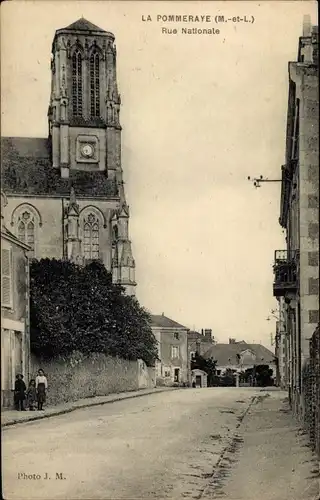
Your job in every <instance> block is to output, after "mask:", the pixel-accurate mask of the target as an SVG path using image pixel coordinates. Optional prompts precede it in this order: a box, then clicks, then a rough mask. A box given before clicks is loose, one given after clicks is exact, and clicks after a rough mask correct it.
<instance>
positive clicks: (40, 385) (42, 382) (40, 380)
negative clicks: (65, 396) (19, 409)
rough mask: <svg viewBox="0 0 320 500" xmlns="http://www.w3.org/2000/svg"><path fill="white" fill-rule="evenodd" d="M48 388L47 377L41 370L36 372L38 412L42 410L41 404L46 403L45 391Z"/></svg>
mask: <svg viewBox="0 0 320 500" xmlns="http://www.w3.org/2000/svg"><path fill="white" fill-rule="evenodd" d="M47 388H48V382H47V377H46V376H45V374H44V371H43V370H41V369H40V370H39V371H38V375H37V376H36V389H37V400H38V410H43V403H45V402H46V391H47Z"/></svg>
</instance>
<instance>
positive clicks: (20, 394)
mask: <svg viewBox="0 0 320 500" xmlns="http://www.w3.org/2000/svg"><path fill="white" fill-rule="evenodd" d="M26 389H27V388H26V384H25V383H24V381H23V375H21V373H18V375H17V376H16V381H15V383H14V405H15V409H16V410H18V411H25V407H24V400H25V399H26Z"/></svg>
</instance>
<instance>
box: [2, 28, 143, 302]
mask: <svg viewBox="0 0 320 500" xmlns="http://www.w3.org/2000/svg"><path fill="white" fill-rule="evenodd" d="M114 42H115V37H114V35H113V34H112V33H109V32H107V31H104V30H103V29H101V28H99V27H97V26H95V25H93V24H92V23H90V22H89V21H86V20H85V19H83V18H82V19H79V20H78V21H76V22H75V23H73V24H71V25H70V26H68V27H66V28H63V29H58V30H57V31H56V33H55V36H54V39H53V43H52V56H51V95H50V102H49V107H48V136H47V137H46V138H28V137H25V138H21V137H20V138H19V137H4V138H2V183H3V188H4V189H5V192H6V194H7V197H8V207H7V219H6V223H7V225H8V227H10V230H11V231H12V232H13V233H14V234H15V235H16V236H17V237H18V238H19V239H20V240H21V241H24V242H26V243H27V244H28V245H30V246H31V248H32V256H33V257H35V258H46V257H48V258H56V259H70V260H72V261H74V262H78V263H80V264H82V263H86V262H90V261H92V260H95V259H99V260H101V261H102V262H103V264H104V265H105V266H106V268H107V269H108V270H109V271H110V272H112V275H113V281H114V282H115V283H119V284H121V285H123V286H124V287H125V289H126V291H127V293H128V294H131V295H133V294H134V293H135V285H136V283H135V261H134V259H133V255H132V249H131V241H130V239H129V216H130V214H129V207H128V205H127V202H126V198H125V192H124V183H123V170H122V161H121V130H122V129H121V125H120V105H121V99H120V94H119V92H118V85H117V63H116V59H117V52H116V47H115V43H114Z"/></svg>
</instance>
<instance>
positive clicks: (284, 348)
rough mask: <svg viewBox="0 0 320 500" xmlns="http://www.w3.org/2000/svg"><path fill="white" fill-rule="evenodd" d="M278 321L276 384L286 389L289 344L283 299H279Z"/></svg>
mask: <svg viewBox="0 0 320 500" xmlns="http://www.w3.org/2000/svg"><path fill="white" fill-rule="evenodd" d="M278 302H279V309H278V311H279V319H278V320H277V322H276V336H275V356H276V360H277V384H278V385H279V386H280V387H281V389H287V387H288V370H289V365H288V349H289V343H288V338H287V334H286V328H285V322H286V304H285V301H284V298H283V297H279V300H278Z"/></svg>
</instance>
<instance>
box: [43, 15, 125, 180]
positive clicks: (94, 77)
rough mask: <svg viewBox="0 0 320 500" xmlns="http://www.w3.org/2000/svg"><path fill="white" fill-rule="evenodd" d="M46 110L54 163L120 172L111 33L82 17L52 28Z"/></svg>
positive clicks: (65, 171) (66, 172)
mask: <svg viewBox="0 0 320 500" xmlns="http://www.w3.org/2000/svg"><path fill="white" fill-rule="evenodd" d="M51 71H52V84H51V97H50V105H49V111H48V120H49V138H50V140H51V148H52V165H53V167H54V168H56V169H59V170H60V172H61V177H62V178H68V177H69V176H70V171H72V170H82V171H89V172H94V171H100V172H101V171H104V172H105V173H106V175H107V176H108V177H109V178H115V177H116V171H118V172H119V171H121V126H120V121H119V111H120V95H119V92H118V88H117V75H116V47H115V45H114V35H113V34H112V33H109V32H107V31H104V30H102V29H101V28H98V27H97V26H95V25H94V24H92V23H90V22H89V21H87V20H85V19H83V18H82V19H79V20H78V21H76V22H75V23H73V24H71V25H70V26H67V27H66V28H62V29H59V30H57V31H56V33H55V37H54V40H53V44H52V60H51Z"/></svg>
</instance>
